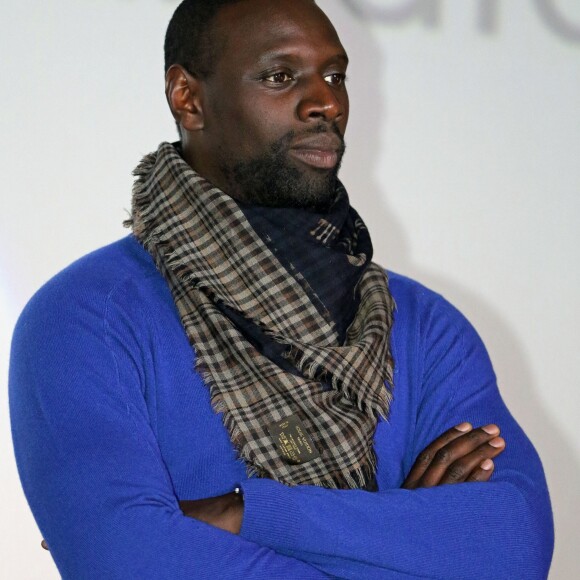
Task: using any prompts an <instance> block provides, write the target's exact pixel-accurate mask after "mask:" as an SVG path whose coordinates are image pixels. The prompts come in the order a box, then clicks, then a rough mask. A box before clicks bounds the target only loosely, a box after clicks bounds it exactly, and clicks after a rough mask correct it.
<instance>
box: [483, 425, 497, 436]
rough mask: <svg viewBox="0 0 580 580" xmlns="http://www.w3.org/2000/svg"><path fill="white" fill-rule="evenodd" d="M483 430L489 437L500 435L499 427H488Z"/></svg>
mask: <svg viewBox="0 0 580 580" xmlns="http://www.w3.org/2000/svg"><path fill="white" fill-rule="evenodd" d="M481 429H482V431H485V432H486V433H487V434H488V435H495V434H496V433H499V427H498V426H497V425H486V426H485V427H482V428H481Z"/></svg>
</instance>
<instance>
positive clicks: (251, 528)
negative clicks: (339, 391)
mask: <svg viewBox="0 0 580 580" xmlns="http://www.w3.org/2000/svg"><path fill="white" fill-rule="evenodd" d="M406 308H407V306H406V305H405V304H404V301H403V300H398V316H399V322H400V321H401V320H405V317H406V316H407V314H406V312H405V310H406ZM411 322H412V321H411ZM411 322H409V325H408V326H409V327H412V332H413V333H417V334H418V335H419V338H418V339H417V340H416V341H414V342H412V343H411V342H410V341H409V340H403V341H401V340H400V338H401V334H402V332H398V333H397V330H395V360H399V361H400V363H399V373H400V374H399V382H398V383H397V374H396V375H395V403H394V406H393V411H392V414H393V416H392V417H391V419H390V421H389V423H383V424H382V425H380V426H379V429H381V430H382V435H381V437H382V438H380V437H377V447H376V451H377V455H378V462H379V468H378V474H379V492H377V493H368V492H365V491H344V490H327V489H320V488H315V487H310V486H297V487H294V488H289V487H285V486H283V485H281V484H279V483H277V482H274V481H269V480H264V479H251V480H249V481H247V482H244V483H243V486H242V487H243V490H244V501H245V507H244V516H243V523H242V529H241V535H242V537H245V538H247V539H250V540H252V541H255V542H257V543H261V544H262V545H265V546H268V547H271V548H273V549H275V550H276V551H278V552H280V553H283V554H286V555H289V556H293V557H297V558H300V559H302V560H304V561H305V562H309V563H311V564H313V565H315V566H317V567H319V568H320V569H321V570H323V571H325V572H326V573H329V574H332V575H335V576H338V577H343V578H408V577H428V578H474V579H475V578H477V579H481V578H506V579H507V578H510V579H511V578H526V579H536V578H537V579H540V578H545V577H546V576H547V571H548V567H549V564H550V560H551V554H552V549H553V528H552V525H553V524H552V516H551V509H550V502H549V497H548V493H547V489H546V484H545V479H544V475H543V471H542V467H541V463H540V461H539V458H538V456H537V454H536V452H535V450H534V448H533V447H532V445H531V443H530V442H529V440H528V439H527V437H526V436H525V434H524V433H523V431H522V430H521V429H520V427H519V426H518V425H517V423H516V422H515V421H514V419H513V418H512V416H511V415H510V413H509V411H508V410H507V408H506V407H505V405H504V403H503V401H502V400H501V397H500V395H499V392H498V390H497V387H496V384H495V376H494V373H493V370H492V367H491V364H490V362H489V359H488V357H487V354H486V352H485V349H484V347H483V344H482V343H481V341H480V339H479V337H478V336H477V334H476V333H475V331H474V330H473V329H472V327H471V326H470V325H469V324H468V323H467V321H465V319H464V318H463V317H462V316H461V315H460V314H459V313H458V312H457V311H456V310H455V309H453V308H452V307H451V306H449V305H448V304H447V303H445V302H443V301H442V300H439V301H435V302H434V303H432V304H430V305H429V308H428V309H427V312H426V313H424V315H422V317H421V320H420V321H418V323H417V324H414V323H413V324H411ZM415 343H421V344H422V347H421V348H420V349H419V350H420V352H421V355H420V357H419V358H420V359H421V360H419V358H417V359H416V360H414V361H412V363H411V364H412V366H413V367H420V368H421V377H422V379H421V381H420V384H416V385H414V387H413V388H414V389H421V392H420V393H419V396H418V397H416V399H415V402H414V403H413V405H412V408H411V409H410V411H409V413H408V420H409V421H415V423H414V425H412V426H411V431H412V432H413V433H414V436H413V439H412V441H413V445H412V447H411V448H410V449H408V451H407V453H406V457H405V459H404V462H405V463H406V462H408V467H407V468H406V469H404V475H403V477H402V478H401V481H400V482H399V485H398V486H397V487H393V486H392V485H390V486H389V487H385V485H384V484H382V482H383V481H387V480H389V477H388V474H386V473H384V472H383V471H382V465H391V463H390V462H389V458H388V457H387V454H388V453H392V450H391V451H387V448H388V445H387V444H386V441H387V439H388V438H390V437H392V438H396V437H397V435H398V434H397V432H396V429H397V426H396V425H397V418H396V417H395V416H394V414H395V413H397V397H398V398H399V400H400V401H399V404H401V401H402V400H403V399H405V398H406V397H407V398H412V397H415V393H414V392H413V393H403V392H401V389H403V388H406V386H405V385H406V383H405V380H404V379H403V378H402V377H401V373H404V372H405V371H404V367H405V363H404V362H402V361H404V357H407V358H408V357H409V352H408V351H412V349H413V348H414V347H413V344H415ZM462 421H469V422H470V423H472V424H474V425H486V424H490V423H496V424H497V425H500V426H501V433H502V437H503V438H504V439H505V441H506V443H507V445H506V450H505V451H504V452H503V453H501V455H499V456H498V457H497V458H496V459H495V460H494V462H495V464H496V469H495V472H494V476H493V478H492V479H491V481H489V482H485V483H475V482H472V483H462V484H457V485H437V486H436V487H430V488H424V487H418V488H416V489H400V488H398V487H399V486H400V485H401V484H402V483H403V481H404V478H405V476H408V479H407V484H408V486H410V487H414V486H415V483H416V481H417V480H416V478H415V476H416V475H417V471H416V470H415V471H413V470H412V469H411V466H412V465H413V464H415V466H416V468H417V465H419V466H420V464H421V461H419V462H418V463H416V458H417V456H418V455H419V454H420V453H421V451H423V450H424V449H425V448H426V447H428V445H429V442H431V441H433V440H434V439H436V438H437V436H438V435H439V434H440V433H442V432H444V431H445V430H446V429H448V428H451V427H452V426H453V425H457V424H459V423H461V422H462ZM385 433H386V434H385ZM435 457H437V454H434V455H433V459H432V460H431V461H430V464H431V463H432V462H433V461H435V466H436V464H437V460H435ZM439 458H441V456H439ZM409 472H410V473H409ZM421 477H422V475H421V476H420V477H419V480H420V479H421ZM409 484H410V485H409Z"/></svg>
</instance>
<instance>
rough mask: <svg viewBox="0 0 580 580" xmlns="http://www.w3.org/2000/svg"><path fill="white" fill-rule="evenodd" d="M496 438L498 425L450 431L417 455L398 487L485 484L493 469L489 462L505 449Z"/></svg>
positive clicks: (502, 441) (464, 424)
mask: <svg viewBox="0 0 580 580" xmlns="http://www.w3.org/2000/svg"><path fill="white" fill-rule="evenodd" d="M498 435H499V427H497V425H486V426H485V427H480V428H479V429H473V427H472V425H471V424H469V423H461V425H457V427H453V429H449V431H446V432H445V433H443V435H441V436H440V437H438V438H437V439H435V441H433V443H431V444H430V445H429V446H427V447H426V448H425V449H424V450H423V451H422V452H421V453H420V454H419V456H418V457H417V460H416V461H415V463H414V465H413V467H412V468H411V471H410V472H409V475H408V476H407V478H406V479H405V481H404V483H403V485H402V486H401V487H403V488H404V489H416V488H418V487H433V486H436V485H443V484H445V483H461V482H466V481H488V480H489V478H490V477H491V474H492V473H493V468H494V465H493V461H492V459H493V458H494V457H496V456H497V455H499V454H500V453H501V452H502V451H503V450H504V448H505V441H504V440H503V439H502V438H501V437H498Z"/></svg>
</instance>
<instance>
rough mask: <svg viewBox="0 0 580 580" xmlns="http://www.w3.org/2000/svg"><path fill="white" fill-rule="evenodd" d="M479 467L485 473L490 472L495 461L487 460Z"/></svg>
mask: <svg viewBox="0 0 580 580" xmlns="http://www.w3.org/2000/svg"><path fill="white" fill-rule="evenodd" d="M479 467H481V469H483V470H485V471H489V470H490V469H491V468H492V467H493V461H492V460H491V459H486V460H485V461H483V462H482V463H481V465H480V466H479Z"/></svg>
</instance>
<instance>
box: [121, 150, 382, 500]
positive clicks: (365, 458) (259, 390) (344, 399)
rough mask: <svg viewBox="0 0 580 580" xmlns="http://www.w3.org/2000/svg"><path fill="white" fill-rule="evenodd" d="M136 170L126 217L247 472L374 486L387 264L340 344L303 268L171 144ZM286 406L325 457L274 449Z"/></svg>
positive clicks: (364, 284)
mask: <svg viewBox="0 0 580 580" xmlns="http://www.w3.org/2000/svg"><path fill="white" fill-rule="evenodd" d="M134 174H135V175H136V176H137V179H136V182H135V185H134V189H133V203H132V216H131V219H130V220H128V221H127V222H126V225H128V226H130V227H132V228H133V233H134V235H135V236H136V237H137V238H138V239H139V241H140V242H141V243H142V245H143V246H144V247H145V248H146V249H147V250H148V252H149V253H150V254H151V255H152V256H153V258H154V260H155V263H156V265H157V267H158V269H159V270H160V272H161V273H162V274H163V276H164V277H165V279H166V281H167V283H168V285H169V287H170V289H171V292H172V295H173V299H174V301H175V304H176V306H177V309H178V311H179V314H180V317H181V322H182V324H183V327H184V329H185V331H186V333H187V336H188V338H189V341H190V343H191V345H192V347H193V348H194V350H195V352H196V369H197V371H198V372H199V373H200V374H201V376H202V377H203V379H204V381H205V382H206V384H207V385H208V386H209V389H210V395H211V402H212V406H213V408H214V410H215V411H216V412H217V413H221V414H222V416H223V421H224V424H225V426H226V428H227V430H228V432H229V436H230V439H231V441H232V443H233V445H234V446H235V448H236V450H237V451H238V453H239V455H240V457H241V458H242V459H243V460H244V461H245V462H246V465H247V467H248V472H249V474H250V475H253V474H256V475H258V476H261V477H269V478H272V479H275V480H278V481H280V482H282V483H285V484H287V485H298V484H310V485H318V486H322V487H331V488H344V489H346V488H364V489H373V488H374V486H375V472H376V458H375V455H374V451H373V436H374V432H375V429H376V425H377V421H378V419H379V416H382V417H386V416H387V415H388V411H389V407H390V403H391V400H392V394H391V393H392V385H393V360H392V357H391V353H390V347H389V335H390V329H391V326H392V319H393V311H394V303H393V300H392V297H391V295H390V293H389V290H388V284H387V279H386V276H385V273H384V271H383V270H382V269H381V268H380V267H379V266H377V265H375V264H372V263H371V264H370V265H368V267H367V268H366V270H365V272H364V275H363V276H362V278H361V280H360V283H359V285H358V290H359V292H360V298H359V306H358V310H357V313H356V316H355V318H354V320H353V322H352V324H351V325H350V327H349V328H348V331H347V333H346V340H345V342H344V344H342V345H341V344H339V342H338V336H337V332H336V329H335V328H334V325H333V324H332V323H331V322H329V321H328V320H327V319H325V317H324V316H322V315H321V314H320V312H319V311H318V310H317V308H316V307H315V305H314V304H313V302H312V300H311V299H310V297H309V295H308V293H307V292H306V291H305V289H304V285H303V284H301V283H299V282H298V281H297V278H299V277H300V273H299V272H293V273H290V272H289V271H288V270H287V269H285V268H284V267H283V266H282V264H281V263H280V261H279V260H278V259H277V258H276V256H275V255H274V254H273V253H272V252H271V251H270V250H269V249H268V247H267V246H266V244H265V243H264V241H263V240H262V239H261V238H260V236H259V235H258V234H257V233H256V231H255V230H254V229H253V228H252V227H251V225H250V223H249V221H248V220H247V219H246V217H245V216H244V213H243V212H242V211H241V210H240V207H239V205H238V204H237V202H236V201H235V200H233V199H232V198H231V197H229V196H228V195H226V194H224V193H223V192H221V191H220V190H218V189H216V188H215V187H214V186H212V185H211V184H210V183H208V182H207V181H206V180H205V179H203V178H202V177H201V176H199V175H198V174H197V173H196V172H195V171H193V169H192V168H191V167H190V166H189V165H188V164H187V163H186V162H185V161H184V160H183V159H182V158H181V156H180V155H179V153H178V152H177V150H176V149H175V147H174V146H173V145H171V144H170V143H162V144H161V145H160V146H159V149H158V150H157V152H155V153H151V154H149V155H147V156H146V157H145V158H144V159H143V160H142V161H141V163H140V164H139V166H138V167H137V168H136V169H135V171H134ZM356 223H357V224H358V227H359V228H360V227H364V225H363V226H361V225H360V224H362V222H360V223H359V221H358V220H357V222H356ZM325 229H326V228H325V225H324V224H323V223H321V227H320V228H319V229H318V231H317V232H316V234H317V235H318V236H319V237H321V241H322V242H324V231H325ZM352 243H353V245H356V240H355V239H354V237H353V242H352ZM348 245H350V244H345V251H346V252H347V253H348V251H349V250H352V248H347V247H346V246H348ZM352 259H353V260H354V261H356V258H355V257H354V255H353V257H352ZM328 275H329V276H330V277H331V276H332V271H330V272H328ZM228 312H232V313H236V316H235V317H230V316H228V315H227V313H228ZM236 317H237V318H239V317H242V318H243V319H244V320H247V321H249V322H250V323H251V324H253V325H255V327H256V328H258V329H259V330H260V331H261V332H262V333H263V334H264V335H265V336H266V337H268V340H271V341H274V342H275V343H277V344H278V345H282V346H283V352H284V359H285V361H287V363H288V364H286V365H279V364H276V362H275V360H271V359H270V358H268V357H267V356H265V355H264V354H263V353H262V352H260V350H259V349H257V348H256V346H255V344H253V343H252V342H251V341H249V340H247V338H246V336H245V335H244V334H243V333H242V331H241V330H240V327H239V325H237V324H236V323H235V318H236ZM288 365H290V366H291V368H292V372H289V370H288V368H283V367H288ZM289 416H296V417H298V418H299V420H300V422H301V425H303V426H304V427H305V429H306V431H307V432H308V435H309V436H310V438H311V440H312V441H313V443H314V445H315V447H316V450H317V451H318V454H319V455H318V457H316V458H314V459H312V460H310V461H307V462H304V463H299V464H290V463H289V462H288V461H287V460H286V459H284V457H283V456H282V455H281V454H280V453H279V452H278V449H277V447H276V445H275V444H274V441H273V438H272V436H271V434H270V432H269V430H268V426H269V425H271V424H272V423H274V422H277V421H282V420H284V419H285V418H287V417H289Z"/></svg>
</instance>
